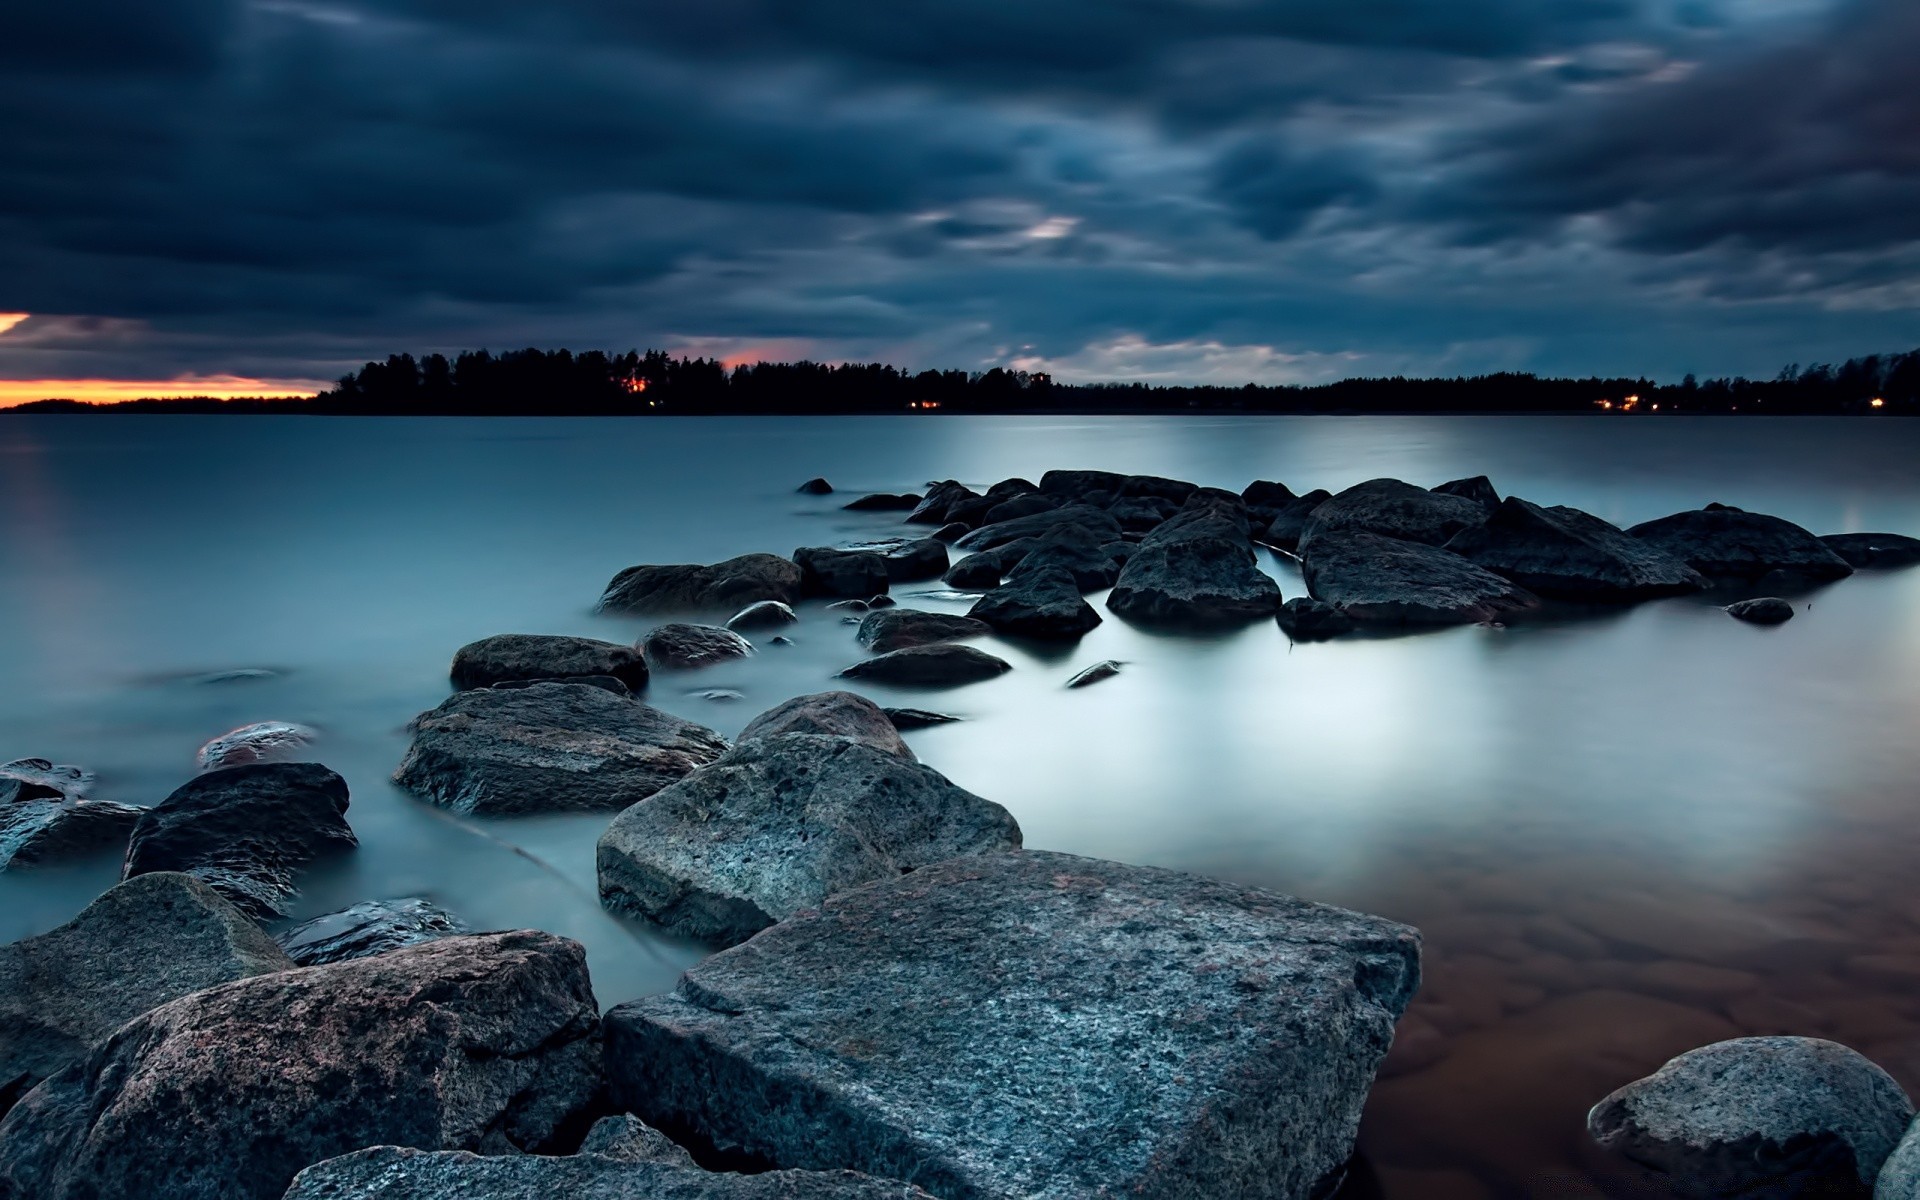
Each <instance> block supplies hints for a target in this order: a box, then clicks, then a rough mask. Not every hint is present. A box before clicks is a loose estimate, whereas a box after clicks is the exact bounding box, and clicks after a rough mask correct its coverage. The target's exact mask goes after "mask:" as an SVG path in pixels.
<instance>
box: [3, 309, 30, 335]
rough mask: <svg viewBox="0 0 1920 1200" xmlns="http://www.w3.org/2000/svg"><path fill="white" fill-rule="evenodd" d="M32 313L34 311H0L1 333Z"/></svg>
mask: <svg viewBox="0 0 1920 1200" xmlns="http://www.w3.org/2000/svg"><path fill="white" fill-rule="evenodd" d="M32 315H33V314H32V313H0V333H5V332H6V331H7V330H9V329H12V328H13V327H14V326H15V325H18V324H19V323H20V322H22V321H24V320H26V319H27V318H28V317H30V316H32Z"/></svg>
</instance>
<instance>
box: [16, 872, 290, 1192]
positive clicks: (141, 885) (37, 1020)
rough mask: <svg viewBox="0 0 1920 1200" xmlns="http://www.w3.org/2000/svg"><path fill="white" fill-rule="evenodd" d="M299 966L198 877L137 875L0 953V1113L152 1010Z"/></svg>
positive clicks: (168, 873) (155, 873)
mask: <svg viewBox="0 0 1920 1200" xmlns="http://www.w3.org/2000/svg"><path fill="white" fill-rule="evenodd" d="M292 968H293V962H292V961H291V960H290V959H288V958H287V956H286V955H285V954H283V953H281V950H280V947H278V946H276V945H274V943H273V939H272V938H270V937H268V936H267V935H266V934H265V933H263V932H261V930H260V927H259V926H258V925H255V924H254V923H253V922H252V921H251V920H250V919H248V917H247V915H246V914H245V913H243V912H241V911H240V910H239V909H237V908H235V907H234V906H233V905H231V904H229V903H227V902H226V901H225V900H223V899H221V898H220V896H219V894H218V893H216V892H215V891H214V890H213V889H212V888H210V887H208V886H207V885H206V884H204V883H201V882H200V881H199V880H197V879H194V878H192V877H191V876H187V875H181V874H178V873H175V872H171V871H157V872H154V873H153V874H150V875H141V876H138V877H136V878H133V879H129V880H128V881H127V882H125V883H123V884H121V885H119V886H118V887H115V888H112V889H110V890H108V891H107V892H106V893H105V894H103V895H102V896H100V898H99V899H97V900H95V901H94V902H93V903H92V904H89V905H88V906H87V907H86V908H84V909H82V910H81V912H80V915H79V916H77V917H75V918H74V919H73V920H71V921H69V922H67V923H66V924H65V925H62V926H60V927H59V928H58V929H55V930H52V931H50V932H48V933H43V934H41V935H40V936H39V937H31V938H27V939H25V940H23V941H18V942H14V943H12V944H11V945H5V946H0V1115H4V1114H5V1113H6V1112H7V1110H8V1109H10V1108H12V1107H13V1105H14V1103H15V1102H16V1101H18V1100H19V1099H20V1097H21V1096H23V1095H25V1094H26V1093H27V1092H28V1091H29V1090H31V1089H32V1088H33V1087H35V1086H36V1085H37V1084H39V1082H40V1081H41V1080H43V1079H45V1078H47V1077H48V1076H50V1075H53V1074H55V1073H57V1072H59V1071H61V1070H62V1069H64V1068H66V1067H67V1066H69V1065H71V1064H73V1063H76V1062H78V1061H80V1059H81V1058H82V1057H83V1056H84V1055H85V1054H86V1053H87V1051H88V1050H90V1049H92V1048H93V1047H95V1046H97V1045H99V1044H100V1043H101V1042H103V1041H105V1040H106V1039H107V1036H108V1035H109V1034H111V1033H112V1032H113V1031H114V1030H116V1029H118V1028H119V1027H120V1026H122V1025H124V1024H126V1023H127V1022H128V1021H131V1020H132V1019H133V1018H135V1017H137V1016H139V1015H140V1014H141V1013H143V1012H146V1011H147V1010H148V1009H150V1008H157V1007H159V1006H160V1005H162V1004H165V1003H166V1002H167V1001H169V1000H172V999H175V998H176V997H179V996H184V995H186V994H187V993H189V992H197V991H200V990H201V989H202V988H210V987H213V986H214V985H216V984H221V983H227V982H230V981H231V980H235V979H244V978H246V977H248V976H251V975H264V974H267V973H268V972H270V971H286V970H291V969H292ZM0 1128H4V1126H0ZM0 1177H3V1176H0Z"/></svg>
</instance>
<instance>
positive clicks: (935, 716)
mask: <svg viewBox="0 0 1920 1200" xmlns="http://www.w3.org/2000/svg"><path fill="white" fill-rule="evenodd" d="M880 711H881V712H883V713H885V714H887V720H889V721H891V722H893V727H894V728H895V729H898V730H900V731H901V732H902V733H905V732H906V731H907V730H909V729H931V728H933V727H934V726H935V725H951V724H953V723H954V722H955V721H958V720H960V718H959V717H955V716H951V715H949V714H947V713H939V712H929V711H928V710H926V709H924V708H883V709H881V710H880Z"/></svg>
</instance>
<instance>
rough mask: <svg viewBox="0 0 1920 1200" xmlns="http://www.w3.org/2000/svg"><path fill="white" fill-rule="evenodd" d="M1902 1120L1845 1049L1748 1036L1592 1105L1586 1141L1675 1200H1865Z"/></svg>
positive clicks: (1900, 1110)
mask: <svg viewBox="0 0 1920 1200" xmlns="http://www.w3.org/2000/svg"><path fill="white" fill-rule="evenodd" d="M1913 1115H1914V1111H1913V1104H1912V1103H1911V1102H1910V1101H1909V1100H1908V1099H1907V1095H1906V1093H1905V1092H1903V1091H1901V1090H1900V1085H1899V1084H1897V1083H1895V1082H1894V1081H1893V1079H1892V1078H1891V1077H1890V1076H1889V1075H1888V1074H1887V1073H1886V1072H1885V1071H1882V1070H1881V1069H1880V1068H1879V1067H1876V1066H1874V1065H1873V1064H1872V1063H1870V1062H1868V1061H1867V1060H1866V1059H1864V1058H1862V1057H1861V1056H1860V1055H1858V1054H1856V1053H1855V1052H1853V1051H1852V1050H1849V1049H1847V1048H1846V1047H1845V1046H1842V1045H1839V1044H1838V1043H1835V1042H1827V1041H1821V1040H1820V1039H1818V1038H1803V1037H1752V1038H1736V1039H1734V1040H1732V1041H1726V1042H1716V1043H1714V1044H1713V1045H1711V1046H1702V1047H1701V1048H1700V1049H1698V1050H1689V1051H1688V1052H1687V1053H1685V1054H1682V1055H1680V1056H1679V1057H1678V1058H1675V1059H1672V1060H1671V1061H1669V1062H1668V1063H1667V1064H1666V1065H1665V1066H1663V1067H1661V1068H1660V1069H1659V1070H1658V1071H1656V1072H1654V1073H1653V1074H1652V1075H1649V1076H1647V1077H1646V1078H1645V1079H1640V1080H1636V1081H1635V1082H1633V1083H1630V1084H1628V1085H1627V1086H1625V1087H1623V1088H1621V1089H1620V1090H1618V1091H1616V1092H1614V1093H1613V1094H1612V1095H1610V1096H1608V1097H1607V1098H1606V1099H1604V1100H1602V1101H1601V1102H1600V1103H1599V1104H1597V1105H1595V1106H1594V1108H1593V1111H1592V1112H1591V1113H1589V1114H1588V1115H1587V1130H1588V1132H1589V1133H1591V1134H1592V1135H1593V1138H1594V1140H1595V1141H1597V1142H1599V1143H1600V1145H1602V1146H1604V1147H1606V1148H1607V1149H1608V1150H1611V1151H1613V1152H1615V1153H1617V1154H1620V1155H1623V1156H1625V1157H1627V1158H1629V1159H1632V1160H1633V1161H1634V1162H1637V1163H1640V1164H1641V1165H1643V1166H1646V1167H1650V1168H1652V1169H1653V1170H1655V1171H1658V1172H1661V1173H1662V1174H1664V1175H1665V1176H1666V1177H1667V1178H1668V1180H1669V1181H1671V1183H1672V1184H1673V1185H1674V1186H1675V1188H1676V1190H1678V1191H1680V1192H1681V1193H1682V1194H1684V1195H1689V1196H1700V1197H1732V1196H1757V1195H1767V1196H1788V1195H1791V1196H1835V1197H1840V1196H1856V1197H1862V1198H1864V1197H1866V1196H1868V1195H1869V1194H1870V1193H1871V1191H1872V1189H1873V1184H1874V1178H1875V1176H1876V1175H1878V1174H1879V1172H1880V1167H1881V1164H1882V1163H1884V1162H1885V1161H1886V1159H1887V1157H1888V1155H1890V1154H1892V1153H1893V1149H1894V1147H1895V1146H1896V1145H1897V1144H1898V1143H1899V1142H1900V1139H1901V1138H1902V1137H1903V1136H1904V1135H1905V1134H1906V1132H1907V1126H1908V1123H1909V1122H1911V1121H1912V1120H1913Z"/></svg>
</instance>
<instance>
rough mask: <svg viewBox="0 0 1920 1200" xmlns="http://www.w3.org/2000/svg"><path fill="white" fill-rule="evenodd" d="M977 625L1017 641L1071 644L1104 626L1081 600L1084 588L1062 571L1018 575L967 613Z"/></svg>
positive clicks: (985, 596)
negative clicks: (1081, 590) (1052, 641)
mask: <svg viewBox="0 0 1920 1200" xmlns="http://www.w3.org/2000/svg"><path fill="white" fill-rule="evenodd" d="M967 615H968V616H969V617H972V618H973V619H974V620H976V621H980V622H983V623H985V624H987V625H990V626H992V627H993V628H994V629H995V630H996V631H997V632H999V633H1003V634H1007V635H1010V636H1015V637H1029V638H1044V639H1048V640H1071V639H1073V638H1077V637H1080V636H1082V635H1084V634H1085V633H1086V632H1087V631H1088V630H1089V629H1092V628H1093V627H1094V626H1095V625H1098V624H1099V623H1100V614H1099V613H1097V612H1095V611H1094V610H1093V606H1092V605H1090V604H1088V603H1087V602H1086V601H1085V600H1083V599H1081V598H1080V586H1079V584H1078V583H1077V582H1076V581H1075V579H1074V577H1073V575H1072V574H1070V573H1069V572H1068V571H1067V570H1066V569H1065V568H1062V567H1046V568H1043V569H1041V570H1038V571H1030V572H1025V573H1020V572H1016V573H1015V578H1013V579H1010V580H1008V581H1007V582H1006V583H1005V584H1004V585H1002V586H1001V587H998V588H995V589H994V590H993V591H991V592H988V593H987V594H986V595H984V596H982V597H980V599H979V600H978V601H977V602H976V603H975V604H974V606H973V607H972V608H971V609H969V610H967Z"/></svg>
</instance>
